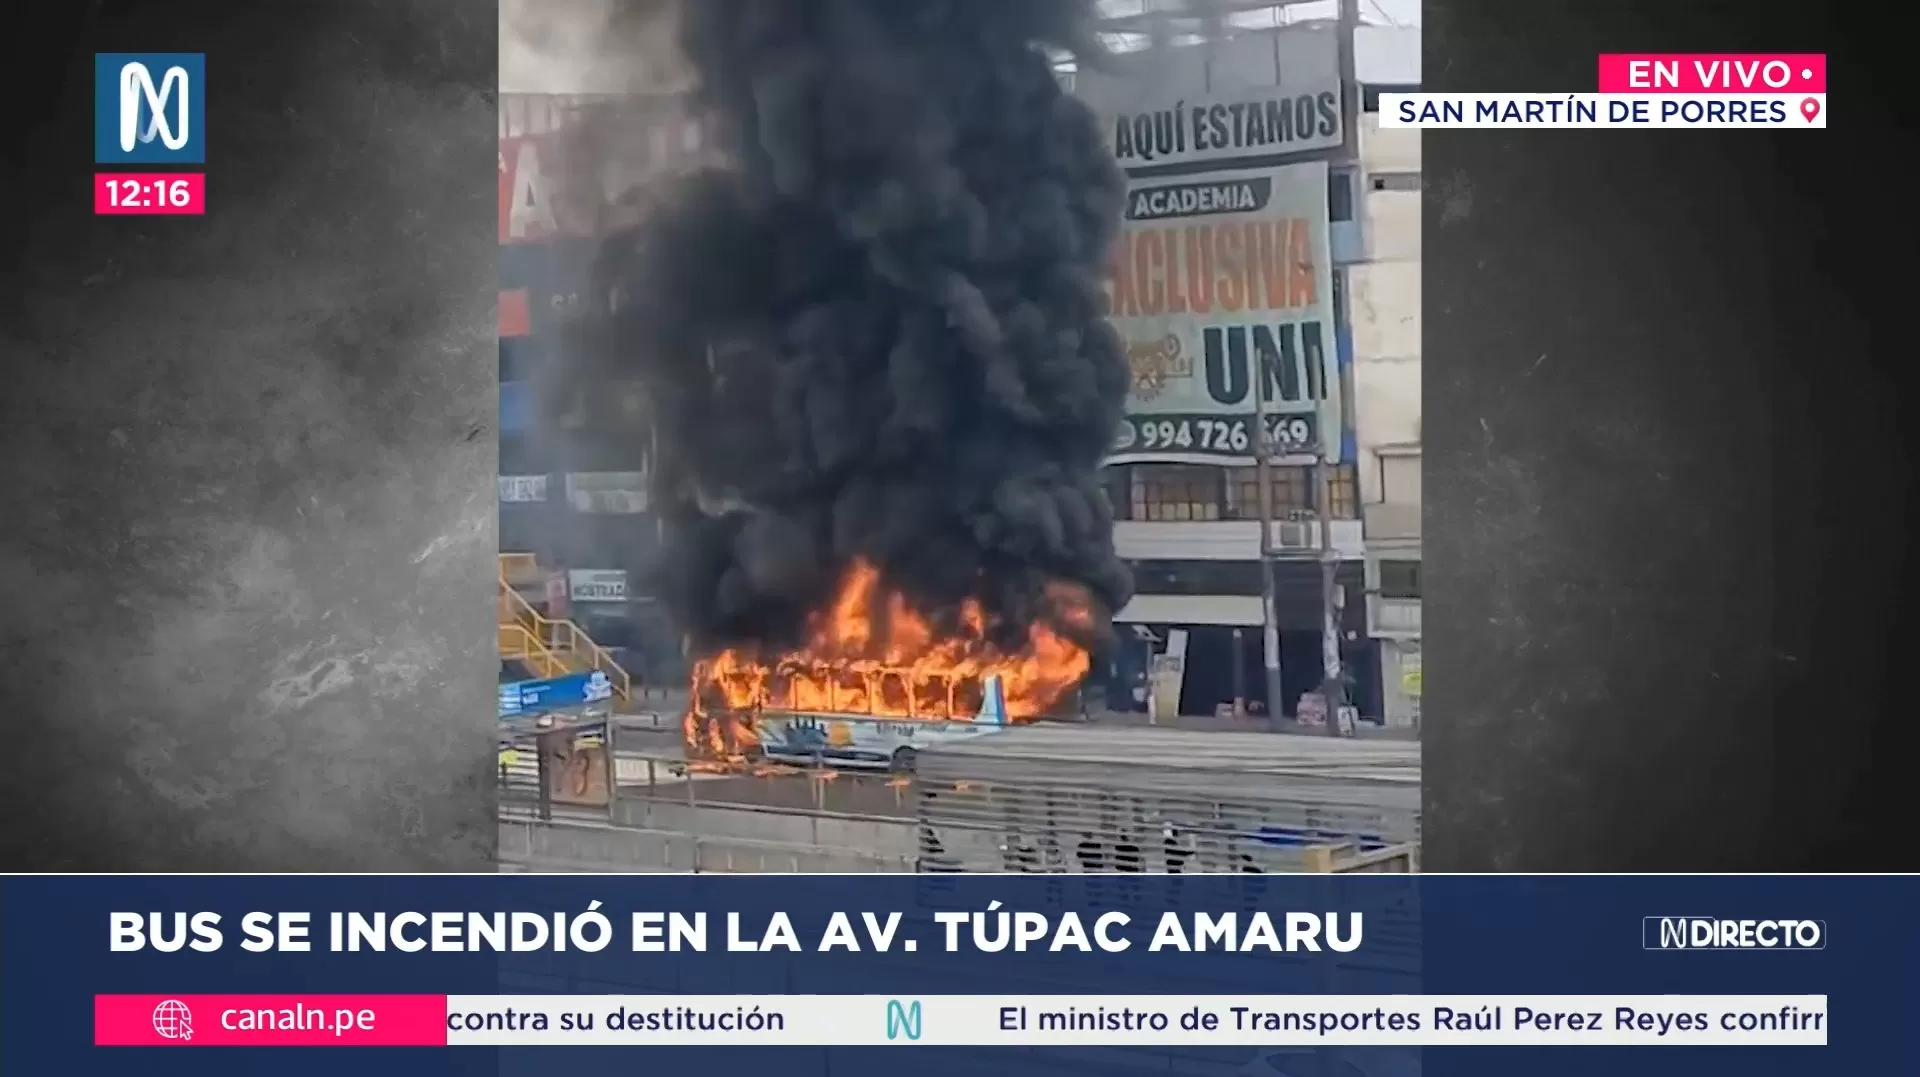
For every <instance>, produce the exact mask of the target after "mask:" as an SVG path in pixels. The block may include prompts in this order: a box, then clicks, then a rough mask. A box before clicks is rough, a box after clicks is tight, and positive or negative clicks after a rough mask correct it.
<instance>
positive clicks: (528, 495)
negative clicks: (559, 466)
mask: <svg viewBox="0 0 1920 1077" xmlns="http://www.w3.org/2000/svg"><path fill="white" fill-rule="evenodd" d="M546 499H547V477H546V476H545V475H502V476H500V503H501V504H503V505H510V504H527V503H531V502H539V501H545V500H546Z"/></svg>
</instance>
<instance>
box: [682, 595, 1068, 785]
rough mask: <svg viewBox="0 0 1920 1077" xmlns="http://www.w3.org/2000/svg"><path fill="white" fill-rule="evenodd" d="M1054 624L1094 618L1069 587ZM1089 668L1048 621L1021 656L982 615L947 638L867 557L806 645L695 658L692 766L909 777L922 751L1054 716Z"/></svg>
mask: <svg viewBox="0 0 1920 1077" xmlns="http://www.w3.org/2000/svg"><path fill="white" fill-rule="evenodd" d="M1054 597H1055V599H1056V602H1055V616H1058V617H1060V618H1062V620H1063V621H1064V622H1065V623H1066V624H1067V625H1068V626H1070V627H1082V628H1083V627H1084V623H1085V621H1086V619H1087V618H1088V617H1089V616H1090V614H1089V612H1088V610H1087V607H1086V605H1085V603H1084V601H1083V600H1080V599H1079V597H1078V595H1077V593H1076V592H1075V591H1074V590H1073V589H1071V588H1068V587H1062V588H1059V589H1058V590H1057V592H1056V593H1055V596H1054ZM1090 666H1091V660H1090V656H1089V654H1088V652H1087V650H1086V649H1085V648H1084V647H1082V646H1081V645H1080V644H1078V643H1076V642H1074V641H1072V640H1070V639H1068V638H1067V637H1066V636H1064V635H1062V634H1060V633H1059V632H1057V631H1055V630H1054V628H1053V627H1052V626H1050V625H1049V624H1047V623H1046V622H1045V621H1039V622H1036V623H1034V624H1033V625H1032V626H1030V627H1029V628H1028V630H1027V633H1026V640H1025V645H1024V646H1023V647H1021V648H1018V649H1015V650H1012V651H1009V650H1004V649H1002V648H999V647H996V646H994V645H993V644H992V643H991V642H990V641H989V640H988V638H987V633H986V630H985V625H984V618H983V616H982V615H981V613H980V611H979V610H978V608H977V607H974V606H971V605H970V606H968V607H966V608H963V609H962V611H961V617H960V618H959V620H958V623H957V625H956V626H955V627H954V628H952V629H949V630H947V631H945V632H938V631H936V629H935V628H934V627H933V625H932V623H931V622H929V621H928V620H927V619H926V618H924V617H922V616H920V615H919V614H917V613H915V612H914V611H913V610H912V608H911V607H910V606H909V605H908V603H907V602H906V600H905V598H904V597H903V596H902V595H900V594H899V593H898V592H887V591H884V590H883V589H882V587H881V585H880V574H879V572H878V570H877V569H875V568H873V567H872V566H871V565H869V564H867V563H866V562H857V563H855V565H854V566H853V568H852V569H851V571H850V572H849V573H848V575H847V578H846V580H845V582H844V583H843V584H842V586H841V588H840V591H839V593H838V595H837V597H836V598H835V600H834V602H833V603H832V605H831V606H830V607H829V608H828V609H827V610H825V611H823V612H822V613H821V614H819V615H818V616H816V617H815V618H814V622H813V625H812V632H811V635H810V638H809V640H808V642H807V644H806V645H805V646H804V647H802V648H800V649H798V650H795V651H792V652H789V653H786V654H782V655H778V656H775V657H772V658H771V659H761V658H757V657H756V656H754V655H753V654H752V653H750V652H748V651H746V650H740V649H736V650H728V651H723V652H721V653H720V654H718V655H715V656H714V657H712V658H709V659H706V660H704V661H701V662H697V663H695V665H694V670H693V684H692V687H691V691H690V692H689V698H688V707H687V714H686V717H685V720H684V733H685V738H686V750H687V758H688V759H690V760H704V761H708V762H710V763H744V762H748V761H751V760H755V759H765V760H768V761H773V762H790V763H832V764H835V765H841V766H854V767H888V768H891V769H895V770H911V769H912V768H913V763H914V760H915V757H916V756H917V754H918V752H919V750H920V748H921V747H923V746H925V745H927V744H929V743H934V742H937V741H944V740H950V739H953V738H956V737H975V736H983V735H986V734H989V733H992V732H994V731H995V730H997V729H1001V728H1004V727H1005V726H1006V725H1008V724H1009V723H1014V722H1023V721H1032V720H1035V719H1039V718H1043V717H1047V716H1049V715H1051V714H1053V713H1055V712H1056V711H1057V709H1058V707H1059V706H1060V704H1061V703H1062V702H1063V701H1064V700H1066V699H1067V698H1068V697H1069V695H1070V694H1071V693H1072V692H1073V690H1074V689H1075V688H1077V687H1078V686H1079V684H1080V682H1081V680H1082V679H1084V678H1085V676H1086V674H1087V671H1088V669H1089V667H1090Z"/></svg>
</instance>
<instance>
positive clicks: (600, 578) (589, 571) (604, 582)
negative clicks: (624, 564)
mask: <svg viewBox="0 0 1920 1077" xmlns="http://www.w3.org/2000/svg"><path fill="white" fill-rule="evenodd" d="M567 593H568V596H569V597H570V598H572V599H573V601H575V602H625V601H626V600H627V574H626V571H625V570H624V569H617V568H576V569H571V570H569V571H568V572H567Z"/></svg>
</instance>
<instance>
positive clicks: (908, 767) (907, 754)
mask: <svg viewBox="0 0 1920 1077" xmlns="http://www.w3.org/2000/svg"><path fill="white" fill-rule="evenodd" d="M919 761H920V753H919V752H916V751H914V750H913V749H912V748H901V749H899V750H898V751H896V752H894V753H893V764H892V767H893V772H894V773H895V774H912V773H913V768H914V765H915V764H917V763H918V762H919Z"/></svg>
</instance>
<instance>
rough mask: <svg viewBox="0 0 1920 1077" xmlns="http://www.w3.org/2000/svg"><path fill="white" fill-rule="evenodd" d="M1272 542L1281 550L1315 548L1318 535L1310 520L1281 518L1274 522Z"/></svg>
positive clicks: (1317, 544)
mask: <svg viewBox="0 0 1920 1077" xmlns="http://www.w3.org/2000/svg"><path fill="white" fill-rule="evenodd" d="M1274 542H1275V544H1276V545H1278V546H1279V547H1280V549H1283V550H1317V549H1319V548H1320V535H1319V534H1318V532H1317V530H1316V529H1315V528H1314V526H1313V522H1312V521H1310V520H1282V521H1280V522H1279V523H1276V524H1274Z"/></svg>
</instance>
